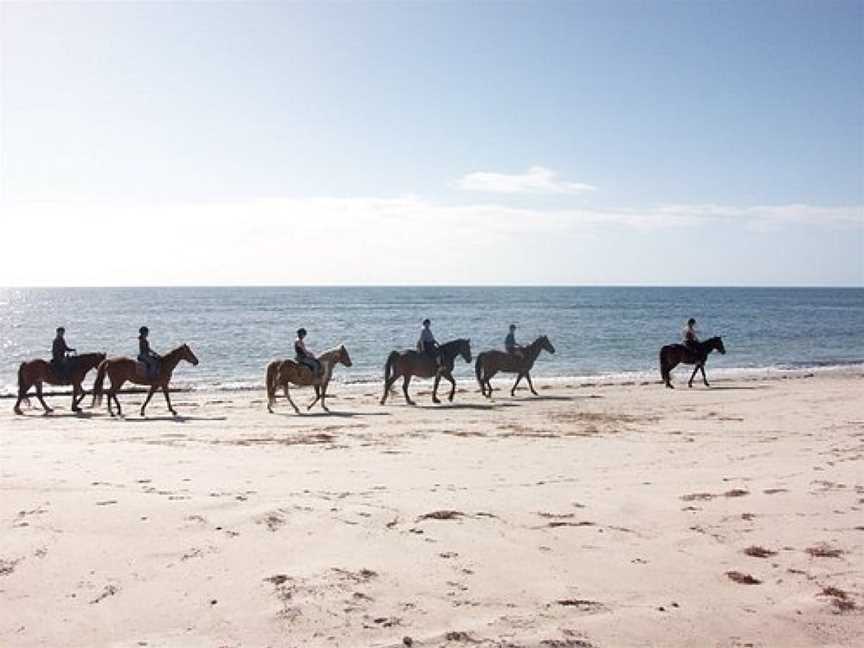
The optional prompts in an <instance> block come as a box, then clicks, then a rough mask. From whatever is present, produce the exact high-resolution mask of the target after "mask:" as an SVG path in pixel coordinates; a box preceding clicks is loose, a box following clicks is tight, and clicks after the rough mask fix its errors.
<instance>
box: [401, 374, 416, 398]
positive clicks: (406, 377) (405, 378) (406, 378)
mask: <svg viewBox="0 0 864 648" xmlns="http://www.w3.org/2000/svg"><path fill="white" fill-rule="evenodd" d="M409 384H411V375H410V374H405V375H404V376H403V377H402V393H403V394H405V402H406V403H408V404H409V405H416V403H415V402H414V401H412V400H411V397H410V396H409V395H408V385H409Z"/></svg>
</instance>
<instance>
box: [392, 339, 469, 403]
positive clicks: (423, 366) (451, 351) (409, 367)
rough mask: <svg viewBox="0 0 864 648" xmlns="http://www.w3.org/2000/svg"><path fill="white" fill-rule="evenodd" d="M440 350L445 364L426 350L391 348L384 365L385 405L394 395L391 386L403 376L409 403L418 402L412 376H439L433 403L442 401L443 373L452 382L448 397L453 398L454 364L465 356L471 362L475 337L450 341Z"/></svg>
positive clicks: (433, 393)
mask: <svg viewBox="0 0 864 648" xmlns="http://www.w3.org/2000/svg"><path fill="white" fill-rule="evenodd" d="M438 353H439V354H440V355H441V366H440V367H438V365H437V364H436V363H435V359H434V358H433V357H431V356H430V355H428V354H426V353H421V352H419V351H414V350H407V351H401V352H400V351H391V352H390V355H389V356H387V362H386V363H385V364H384V396H382V397H381V404H382V405H383V404H384V403H386V402H387V396H388V395H389V394H390V388H391V387H392V386H393V383H395V382H396V380H397V379H398V378H399V376H402V393H403V394H405V402H406V403H408V404H409V405H416V403H415V402H414V401H412V400H411V397H410V396H409V395H408V385H409V384H410V383H411V376H417V377H418V378H432V377H433V376H434V377H435V387H434V388H433V389H432V402H433V403H440V402H441V401H440V400H438V383H440V382H441V377H442V376H443V377H444V378H446V379H447V380H449V381H450V395H449V396H448V397H447V400H450V401H452V400H453V395H454V394H455V393H456V381H455V380H454V379H453V363H454V361H455V359H456V356H459V355H461V356H462V359H463V360H464V361H465V362H468V363H470V362H471V340H465V339H460V340H450V341H449V342H445V343H444V344H442V345H441V346H440V347H438Z"/></svg>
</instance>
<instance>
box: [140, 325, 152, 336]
mask: <svg viewBox="0 0 864 648" xmlns="http://www.w3.org/2000/svg"><path fill="white" fill-rule="evenodd" d="M148 333H150V329H148V328H147V327H146V326H142V327H141V328H139V329H138V335H147V334H148Z"/></svg>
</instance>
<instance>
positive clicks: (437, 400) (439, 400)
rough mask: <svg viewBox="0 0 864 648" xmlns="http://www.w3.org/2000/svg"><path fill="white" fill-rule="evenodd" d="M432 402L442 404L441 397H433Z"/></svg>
mask: <svg viewBox="0 0 864 648" xmlns="http://www.w3.org/2000/svg"><path fill="white" fill-rule="evenodd" d="M432 402H433V403H435V404H436V405H440V404H441V399H440V398H433V399H432ZM411 404H412V405H413V404H414V403H411Z"/></svg>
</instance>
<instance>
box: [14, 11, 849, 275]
mask: <svg viewBox="0 0 864 648" xmlns="http://www.w3.org/2000/svg"><path fill="white" fill-rule="evenodd" d="M0 241H2V243H0V285H5V286H44V285H48V286H77V285H81V286H93V285H96V286H101V285H130V286H131V285H301V284H312V285H318V284H322V285H323V284H340V285H348V284H373V285H391V284H392V285H413V284H421V285H430V284H465V285H483V284H499V285H500V284H504V285H516V284H530V285H546V284H550V285H551V284H555V285H582V284H601V285H616V284H625V285H742V286H749V285H771V286H785V285H807V286H811V285H812V286H848V285H851V286H862V285H864V1H862V0H858V1H856V2H839V1H833V0H820V1H813V2H796V1H794V0H784V1H782V2H781V1H772V2H752V1H748V2H735V1H731V2H692V3H683V2H663V1H656V2H630V1H624V0H620V1H613V2H576V1H574V2H539V1H538V2H507V3H497V2H482V3H481V2H476V3H464V2H452V3H451V2H407V1H405V2H374V3H372V2H351V3H322V2H316V3H305V2H298V3H285V2H278V3H254V2H252V3H246V2H244V3H239V2H230V3H214V2H202V3H198V2H176V3H170V2H169V3H153V2H137V3H134V2H115V3H89V4H76V3H68V2H63V3H58V4H55V3H30V2H27V3H15V2H0Z"/></svg>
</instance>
